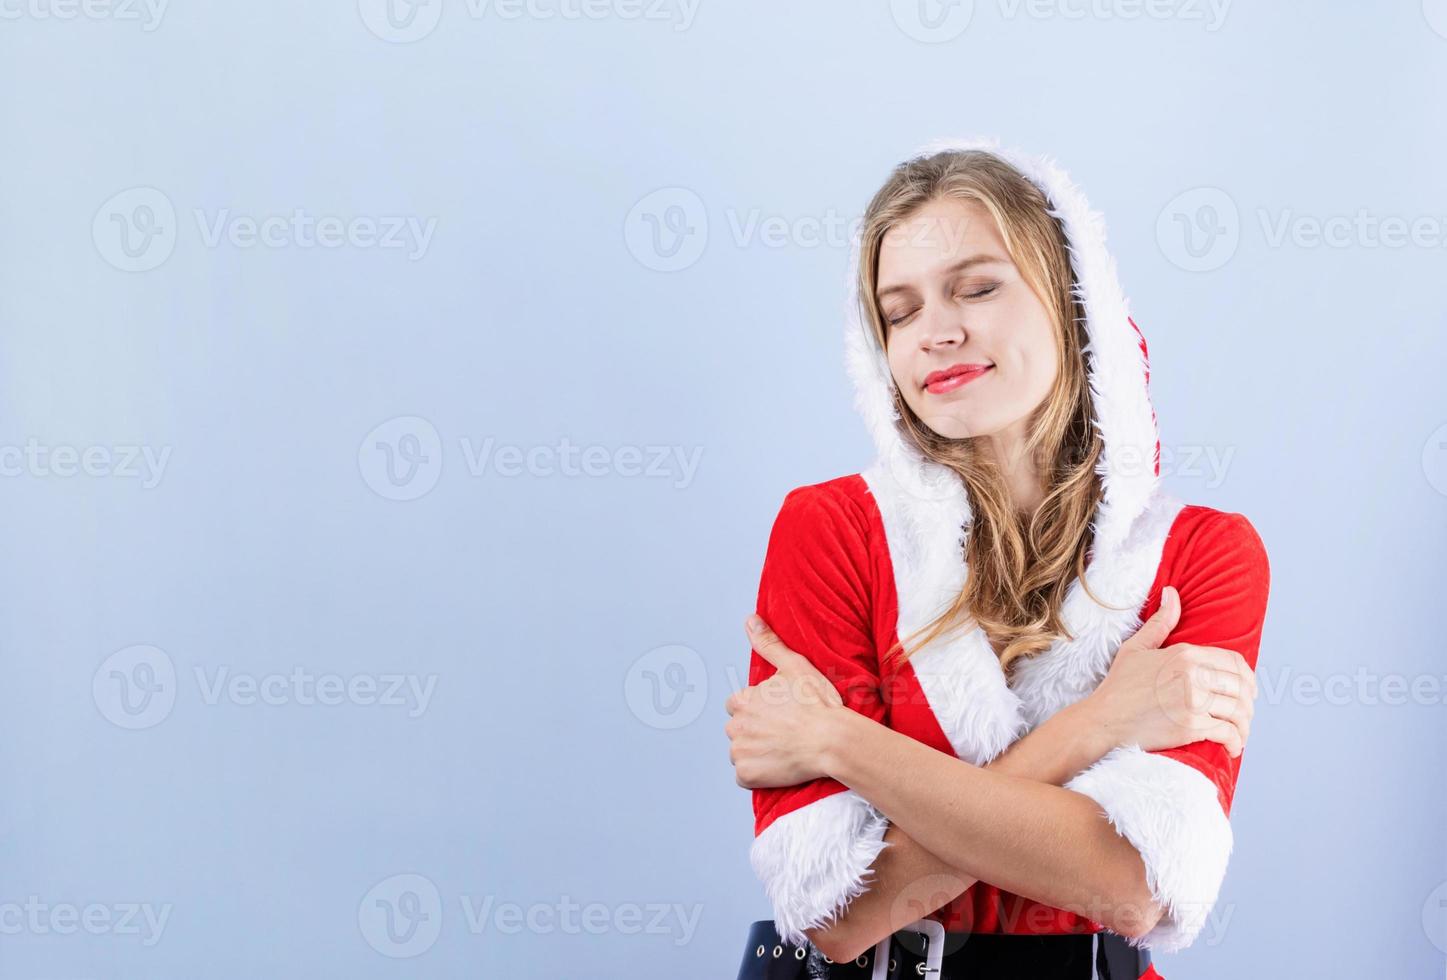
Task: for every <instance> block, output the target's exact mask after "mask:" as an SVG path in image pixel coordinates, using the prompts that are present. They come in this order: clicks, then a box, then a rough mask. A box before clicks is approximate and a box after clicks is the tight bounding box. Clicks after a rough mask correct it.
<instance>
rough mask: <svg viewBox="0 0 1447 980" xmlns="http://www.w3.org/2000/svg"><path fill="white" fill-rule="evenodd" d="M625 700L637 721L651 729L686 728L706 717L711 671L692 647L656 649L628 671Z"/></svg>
mask: <svg viewBox="0 0 1447 980" xmlns="http://www.w3.org/2000/svg"><path fill="white" fill-rule="evenodd" d="M623 696H624V699H625V700H626V701H627V702H628V708H629V710H630V711H632V712H633V717H635V718H637V719H638V720H639V721H641V722H643V723H644V724H645V725H648V726H649V727H650V728H658V729H663V730H672V729H675V728H682V727H684V726H685V725H689V724H692V723H693V722H694V721H696V720H697V719H698V716H699V715H701V714H703V708H704V704H705V702H707V700H708V668H707V667H706V666H705V665H704V662H703V658H702V657H700V656H699V655H698V651H696V650H694V649H692V648H691V647H686V646H683V645H682V644H678V643H671V644H667V645H665V646H660V647H654V648H653V649H652V650H649V651H648V652H647V653H645V654H643V656H641V657H639V658H638V659H637V660H635V661H633V665H632V666H631V667H629V668H628V675H627V677H626V678H625V679H624V681H623Z"/></svg>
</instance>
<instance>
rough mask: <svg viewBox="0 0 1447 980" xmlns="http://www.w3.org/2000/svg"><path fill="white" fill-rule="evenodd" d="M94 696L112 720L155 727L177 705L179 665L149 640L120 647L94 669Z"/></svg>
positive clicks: (130, 725)
mask: <svg viewBox="0 0 1447 980" xmlns="http://www.w3.org/2000/svg"><path fill="white" fill-rule="evenodd" d="M91 697H92V699H93V700H94V701H95V706H96V707H97V708H98V709H99V710H100V713H101V716H102V717H104V718H105V719H106V720H107V721H109V722H110V723H111V724H113V725H116V726H118V727H120V728H128V729H132V730H136V729H142V728H152V727H154V726H156V725H159V724H160V723H161V722H163V721H165V720H166V718H167V716H169V715H170V714H171V709H172V708H174V707H175V706H176V665H175V663H173V662H172V660H171V658H170V656H169V655H168V654H167V653H166V651H165V650H162V649H161V648H160V647H157V646H151V645H150V644H146V643H141V644H137V645H135V646H129V647H126V648H124V649H122V650H117V651H116V652H115V653H113V654H111V655H110V656H109V657H106V658H105V660H103V661H101V665H100V666H99V667H97V668H96V669H95V674H94V675H93V676H92V677H91Z"/></svg>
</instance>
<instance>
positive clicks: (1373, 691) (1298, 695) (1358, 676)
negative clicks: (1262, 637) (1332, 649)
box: [1256, 666, 1447, 708]
mask: <svg viewBox="0 0 1447 980" xmlns="http://www.w3.org/2000/svg"><path fill="white" fill-rule="evenodd" d="M1256 681H1257V690H1258V691H1259V694H1260V697H1261V698H1262V699H1264V700H1265V701H1266V703H1267V704H1280V703H1282V702H1283V701H1286V702H1289V703H1291V704H1299V705H1304V706H1307V707H1313V706H1316V705H1319V704H1327V705H1331V706H1333V707H1344V706H1347V705H1362V706H1365V707H1371V708H1375V707H1379V706H1386V707H1400V706H1403V705H1415V706H1419V707H1436V706H1438V705H1444V704H1447V674H1399V673H1380V672H1378V671H1375V670H1368V669H1367V668H1366V667H1358V668H1357V669H1356V670H1355V671H1354V672H1353V673H1350V674H1347V673H1341V672H1337V673H1331V674H1319V673H1312V672H1305V671H1304V672H1297V671H1296V670H1295V669H1293V668H1291V667H1289V666H1288V667H1275V668H1272V667H1264V668H1262V669H1260V670H1258V671H1256Z"/></svg>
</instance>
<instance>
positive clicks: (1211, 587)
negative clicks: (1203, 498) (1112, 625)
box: [1145, 508, 1271, 815]
mask: <svg viewBox="0 0 1447 980" xmlns="http://www.w3.org/2000/svg"><path fill="white" fill-rule="evenodd" d="M1198 510H1200V511H1202V512H1203V514H1202V515H1200V516H1197V515H1186V516H1187V521H1186V522H1184V523H1185V524H1186V527H1185V528H1183V529H1182V530H1183V531H1184V533H1183V534H1182V535H1181V537H1180V538H1179V539H1177V541H1176V542H1175V543H1174V544H1173V543H1172V542H1170V541H1168V542H1167V551H1168V554H1167V556H1165V557H1166V558H1167V560H1163V561H1162V567H1161V571H1160V574H1159V575H1158V577H1157V580H1156V583H1155V585H1154V586H1153V587H1152V589H1151V597H1150V603H1149V605H1148V607H1147V609H1146V612H1145V616H1147V617H1149V616H1150V615H1153V614H1154V613H1155V611H1156V609H1157V608H1159V607H1160V601H1161V589H1163V588H1164V587H1165V586H1167V585H1173V586H1175V587H1176V591H1177V592H1178V593H1180V596H1181V618H1180V621H1179V622H1178V623H1177V624H1176V628H1175V629H1174V630H1172V631H1171V634H1170V636H1169V637H1167V638H1166V645H1167V646H1169V645H1171V644H1175V643H1194V644H1197V645H1199V646H1211V647H1223V648H1225V649H1227V650H1235V651H1236V652H1237V653H1239V654H1241V656H1242V657H1244V658H1246V662H1247V663H1248V664H1250V665H1251V669H1252V670H1253V671H1254V670H1255V669H1256V655H1257V651H1258V649H1259V648H1260V646H1261V627H1262V623H1263V621H1264V620H1265V617H1266V598H1267V592H1268V590H1269V588H1270V584H1271V571H1270V567H1269V565H1268V563H1267V559H1266V548H1265V547H1264V546H1263V545H1262V543H1261V538H1260V537H1259V536H1258V535H1257V533H1256V529H1255V528H1253V527H1252V526H1251V522H1250V521H1248V520H1247V519H1246V518H1245V517H1243V516H1242V515H1241V514H1228V513H1222V512H1219V511H1214V510H1208V509H1206V508H1198ZM1173 537H1174V535H1173ZM1156 754H1158V755H1164V756H1169V757H1171V758H1173V759H1177V760H1179V761H1181V762H1184V763H1185V764H1186V765H1188V766H1191V767H1193V768H1195V769H1197V770H1199V771H1200V772H1201V773H1203V774H1204V775H1205V776H1206V778H1207V779H1209V780H1211V782H1212V783H1214V784H1215V786H1216V794H1217V797H1218V798H1219V799H1220V801H1221V809H1222V810H1223V811H1225V812H1226V814H1227V815H1229V814H1230V813H1231V801H1232V797H1233V796H1234V795H1235V793H1236V776H1237V774H1238V773H1239V772H1240V769H1241V759H1242V758H1243V757H1244V755H1245V753H1242V756H1238V757H1236V758H1232V757H1231V756H1230V754H1229V753H1228V752H1227V751H1226V748H1225V746H1223V745H1221V744H1220V743H1219V742H1211V741H1206V740H1202V741H1199V742H1192V743H1190V744H1189V745H1182V746H1180V747H1178V748H1174V749H1160V750H1157V752H1156Z"/></svg>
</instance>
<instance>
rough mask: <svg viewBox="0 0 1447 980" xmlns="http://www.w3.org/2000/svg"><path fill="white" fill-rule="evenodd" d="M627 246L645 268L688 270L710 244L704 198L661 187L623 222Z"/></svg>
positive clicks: (655, 270) (683, 191) (634, 206)
mask: <svg viewBox="0 0 1447 980" xmlns="http://www.w3.org/2000/svg"><path fill="white" fill-rule="evenodd" d="M623 242H624V244H625V245H626V246H627V248H628V251H629V253H630V254H632V256H633V257H634V258H635V259H637V260H638V262H639V263H640V264H641V265H643V266H644V268H647V269H652V270H653V271H654V272H679V271H681V270H683V269H687V268H688V267H689V266H691V265H693V264H694V263H695V262H697V261H698V260H699V257H700V256H702V255H703V250H704V247H705V246H706V245H707V244H708V209H707V208H706V207H704V203H703V198H701V197H699V196H698V194H696V193H694V192H693V191H691V190H689V189H688V188H687V187H661V188H659V189H658V190H656V191H652V192H650V193H648V194H645V195H644V196H643V197H641V198H640V199H639V200H638V202H637V203H635V204H634V205H633V207H632V208H631V209H629V211H628V214H627V216H626V217H625V218H624V219H623Z"/></svg>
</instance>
